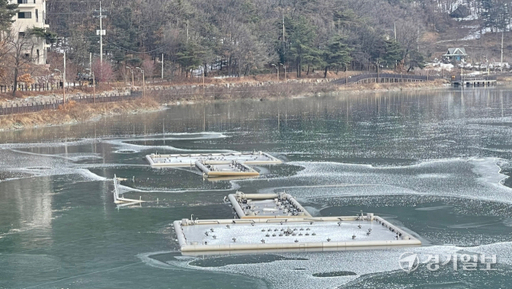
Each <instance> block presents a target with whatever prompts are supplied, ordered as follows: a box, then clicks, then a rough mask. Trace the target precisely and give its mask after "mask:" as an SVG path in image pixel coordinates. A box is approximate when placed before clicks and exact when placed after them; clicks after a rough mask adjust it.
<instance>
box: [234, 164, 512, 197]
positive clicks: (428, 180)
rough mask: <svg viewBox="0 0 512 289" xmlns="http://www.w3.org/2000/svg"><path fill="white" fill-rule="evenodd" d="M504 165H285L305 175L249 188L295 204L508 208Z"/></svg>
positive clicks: (272, 179) (270, 180)
mask: <svg viewBox="0 0 512 289" xmlns="http://www.w3.org/2000/svg"><path fill="white" fill-rule="evenodd" d="M502 161H503V160H501V159H497V158H479V159H462V158H454V159H442V160H432V161H424V162H421V163H418V164H414V165H409V166H393V167H372V166H371V165H358V164H343V163H332V162H291V163H288V165H296V166H302V167H304V170H302V171H299V172H297V174H296V175H294V176H289V177H286V178H281V177H278V178H271V179H266V180H251V184H252V185H253V186H254V184H256V186H257V185H258V183H260V182H263V181H264V182H265V183H266V184H265V185H264V186H263V184H262V185H261V188H260V189H259V190H258V191H259V192H260V193H269V192H277V191H283V190H286V191H287V192H289V193H291V194H292V195H294V196H295V197H296V198H299V199H308V198H311V197H320V196H331V197H339V196H361V195H363V196H370V195H400V194H420V195H433V196H452V197H463V198H472V199H481V200H489V201H497V202H504V203H512V198H510V196H511V193H512V189H510V188H508V187H505V186H503V185H502V184H501V183H502V181H503V179H505V178H506V176H505V175H503V174H500V167H499V166H498V164H500V163H501V162H502ZM305 180H307V181H305ZM237 182H238V183H240V184H243V183H244V182H247V181H237ZM273 183H275V186H273Z"/></svg>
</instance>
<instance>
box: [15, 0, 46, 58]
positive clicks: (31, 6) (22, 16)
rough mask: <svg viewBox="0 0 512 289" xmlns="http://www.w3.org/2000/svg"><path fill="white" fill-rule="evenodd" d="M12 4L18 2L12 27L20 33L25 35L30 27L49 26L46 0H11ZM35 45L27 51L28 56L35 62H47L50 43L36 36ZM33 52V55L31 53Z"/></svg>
mask: <svg viewBox="0 0 512 289" xmlns="http://www.w3.org/2000/svg"><path fill="white" fill-rule="evenodd" d="M9 2H10V3H11V4H18V13H17V15H16V16H14V20H15V22H14V23H13V24H12V29H14V31H15V32H16V33H18V34H19V35H24V34H25V33H26V31H27V30H28V29H31V28H34V27H37V28H48V27H49V25H48V24H46V0H9ZM33 40H34V46H33V48H32V49H31V51H27V56H29V57H31V58H32V59H33V62H34V63H35V64H46V56H47V50H48V47H50V46H49V45H48V44H46V41H45V39H41V38H34V39H33ZM31 54H32V55H31Z"/></svg>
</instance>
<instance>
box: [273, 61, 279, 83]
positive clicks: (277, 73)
mask: <svg viewBox="0 0 512 289" xmlns="http://www.w3.org/2000/svg"><path fill="white" fill-rule="evenodd" d="M271 65H272V66H273V67H274V68H275V69H276V78H277V81H279V66H277V65H275V64H274V63H272V64H271Z"/></svg>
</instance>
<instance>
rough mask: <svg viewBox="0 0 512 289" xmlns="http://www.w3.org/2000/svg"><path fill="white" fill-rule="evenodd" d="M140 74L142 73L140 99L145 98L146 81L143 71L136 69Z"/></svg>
mask: <svg viewBox="0 0 512 289" xmlns="http://www.w3.org/2000/svg"><path fill="white" fill-rule="evenodd" d="M136 68H137V69H138V70H140V72H142V97H146V80H145V78H144V69H142V68H140V67H136Z"/></svg>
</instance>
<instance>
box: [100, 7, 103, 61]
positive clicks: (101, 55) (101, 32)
mask: <svg viewBox="0 0 512 289" xmlns="http://www.w3.org/2000/svg"><path fill="white" fill-rule="evenodd" d="M100 63H101V65H103V11H102V9H101V1H100Z"/></svg>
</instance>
